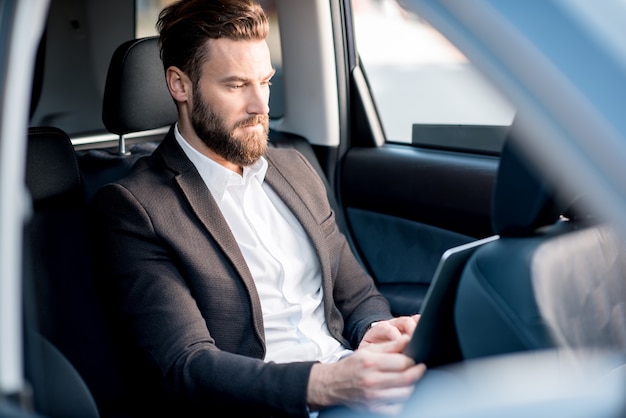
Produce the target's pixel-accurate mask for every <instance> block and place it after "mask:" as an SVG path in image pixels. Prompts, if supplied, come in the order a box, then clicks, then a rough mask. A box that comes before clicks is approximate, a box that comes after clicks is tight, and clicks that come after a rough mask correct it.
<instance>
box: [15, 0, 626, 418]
mask: <svg viewBox="0 0 626 418" xmlns="http://www.w3.org/2000/svg"><path fill="white" fill-rule="evenodd" d="M77 3H79V4H80V5H81V7H84V9H82V10H81V8H80V7H78V8H75V9H74V7H75V6H76V4H77ZM96 3H97V2H95V1H85V2H80V1H79V2H72V1H70V0H53V1H51V3H50V10H49V18H48V26H47V28H46V31H45V32H44V36H43V37H42V41H41V44H40V47H39V53H38V56H37V58H38V59H37V66H36V71H35V75H34V80H33V95H32V101H31V123H30V126H29V129H28V141H27V167H26V168H27V170H26V176H25V184H26V186H27V188H28V191H29V193H30V198H31V201H32V213H31V214H30V219H29V220H28V222H27V225H26V227H25V234H24V237H25V242H24V270H25V282H24V283H25V285H24V307H25V308H24V318H25V319H24V321H25V370H26V375H27V379H28V381H29V384H30V385H31V386H32V394H33V399H32V404H33V410H34V411H36V412H37V413H38V414H41V415H42V416H47V417H94V418H97V417H102V418H105V417H111V418H116V417H119V418H122V417H132V416H143V413H145V411H137V410H135V409H133V408H135V406H134V402H133V401H134V400H135V399H134V398H136V396H137V394H136V393H134V392H133V391H132V390H130V388H129V387H128V385H127V382H126V381H125V377H124V365H123V363H122V362H121V360H120V358H119V356H118V353H117V351H116V348H115V342H114V341H113V338H112V331H111V330H110V329H109V328H108V323H107V319H106V315H107V312H106V306H105V305H106V301H103V300H102V292H101V291H100V289H99V288H98V284H97V283H96V281H95V279H94V277H95V275H94V271H93V265H92V258H93V253H92V251H93V248H94V247H93V243H92V242H91V239H92V237H91V236H90V231H91V226H90V224H89V222H90V216H89V209H90V206H89V205H90V202H91V198H92V197H93V195H94V194H95V192H96V191H97V190H98V189H99V188H100V187H101V186H103V185H104V184H106V183H108V182H112V181H115V180H117V179H120V178H122V177H123V176H125V175H126V174H128V173H129V171H130V169H131V168H132V165H133V164H134V163H135V162H136V161H137V159H139V158H141V157H142V156H145V155H149V154H150V153H151V152H152V151H153V150H154V149H155V148H156V147H157V146H158V144H159V142H160V140H161V138H162V137H163V136H164V135H165V133H166V132H167V129H168V128H169V126H170V125H171V124H172V123H173V122H175V121H176V117H177V114H176V108H175V106H174V103H173V101H172V99H171V97H170V95H169V92H168V91H167V89H166V86H165V84H164V75H163V68H162V65H161V62H160V58H159V51H158V44H157V38H156V37H155V36H152V35H150V36H137V35H136V34H135V33H133V31H132V30H130V28H132V27H134V22H131V20H132V18H134V2H130V1H122V0H119V1H116V2H115V3H114V4H115V7H114V8H112V10H113V9H115V10H119V11H122V10H123V11H124V12H120V13H119V15H118V16H117V17H114V18H111V13H112V12H102V13H103V16H105V17H106V18H103V19H101V21H100V20H99V19H98V18H96V15H97V13H98V11H99V10H101V6H98V5H96ZM118 3H119V4H118ZM295 3H298V4H297V5H296V4H295ZM327 3H330V5H328V4H327ZM350 4H351V2H350V1H336V2H334V1H333V2H323V1H315V2H310V3H308V2H293V1H290V0H277V1H276V10H277V11H278V13H279V15H281V31H285V32H284V33H285V34H286V35H283V36H282V41H283V48H282V54H283V57H282V58H283V68H281V69H280V72H281V73H282V72H284V75H285V78H284V79H281V80H280V81H277V90H278V89H280V90H281V91H282V90H285V92H286V93H285V94H286V96H285V100H284V103H281V104H280V105H277V106H276V107H277V108H279V109H280V110H281V112H284V114H289V112H293V113H294V114H296V116H294V117H293V119H289V117H286V116H285V117H283V118H276V119H274V120H273V122H272V125H271V129H270V136H269V144H270V146H274V147H290V148H295V149H297V150H298V151H300V152H301V153H302V154H303V155H304V156H305V157H306V158H307V160H308V161H309V162H310V163H311V165H312V166H313V167H314V168H315V169H316V171H317V172H318V174H319V175H320V177H321V178H322V180H323V181H324V183H325V184H326V186H327V194H328V198H329V201H330V203H331V206H332V207H333V209H334V211H335V215H336V219H337V223H338V226H339V228H340V230H341V231H342V232H343V233H344V234H345V235H346V237H347V238H348V241H349V242H350V244H351V246H352V248H353V250H354V252H355V254H356V255H357V258H358V259H359V261H361V262H362V264H363V266H364V267H365V268H366V269H367V271H368V272H370V274H371V275H372V277H373V278H374V280H375V281H376V284H377V286H378V288H379V289H380V291H381V292H382V293H383V295H384V296H385V297H386V298H387V299H388V300H389V302H390V306H391V308H392V312H393V313H394V315H404V314H414V313H421V312H423V310H424V308H425V305H424V304H423V302H424V300H425V298H426V297H427V294H428V293H429V292H431V293H432V292H433V290H434V288H433V287H431V283H432V285H433V286H436V285H439V286H445V287H446V289H445V290H446V292H445V296H443V299H439V300H437V301H436V303H437V304H439V305H438V306H437V308H438V309H434V310H433V312H437V315H438V316H437V318H433V317H432V316H431V317H429V318H426V319H427V321H425V322H424V324H425V325H424V329H428V331H425V333H426V334H428V335H430V336H431V337H432V338H424V342H423V344H425V346H426V349H427V350H428V347H438V346H437V344H440V343H441V340H440V339H441V338H443V341H444V343H443V344H444V345H446V346H448V347H450V352H449V353H446V354H445V355H444V356H439V357H437V358H436V360H434V361H433V366H440V365H448V364H454V363H457V362H462V361H464V360H470V359H480V358H486V357H490V356H494V355H501V354H508V353H517V352H526V351H533V350H546V349H551V348H558V347H567V348H572V349H574V348H578V347H582V346H585V347H587V346H593V347H595V348H597V349H598V350H600V349H605V348H607V347H611V348H614V347H615V346H618V347H620V348H622V349H624V348H626V347H624V344H626V338H624V336H623V335H621V334H620V332H621V330H623V329H626V327H625V325H626V324H624V318H626V315H618V314H616V313H615V312H618V313H623V310H624V309H625V308H624V306H623V304H622V299H623V298H617V297H614V298H613V297H612V295H616V294H624V292H626V289H624V284H623V283H622V282H623V281H622V280H621V278H623V277H624V274H626V258H625V257H623V256H622V254H623V253H624V250H625V249H626V248H624V246H625V245H626V244H625V243H624V242H622V241H620V240H619V239H618V236H617V234H615V233H614V232H613V231H612V229H611V228H610V227H609V226H608V225H605V224H604V223H602V222H600V221H599V220H598V219H597V218H596V217H595V216H593V214H592V213H591V211H589V210H588V208H587V206H586V205H584V199H579V198H578V196H576V197H577V198H576V199H574V198H572V193H568V194H565V193H563V192H562V191H561V190H558V191H557V190H555V188H554V186H553V185H552V184H549V183H547V182H546V181H544V180H543V179H542V178H541V176H539V175H538V174H537V173H536V171H535V170H534V168H533V167H532V164H531V162H530V161H528V160H527V158H526V155H525V154H524V153H523V152H521V151H520V150H519V149H518V148H517V147H516V141H518V139H517V138H516V125H517V124H518V123H519V122H520V121H523V118H516V121H515V122H514V125H513V126H511V127H508V126H506V127H502V126H498V127H492V128H493V129H487V130H481V129H472V128H468V129H467V130H466V131H463V132H464V133H463V135H467V136H469V137H472V136H473V137H477V136H483V135H496V136H497V137H498V140H497V144H498V145H497V146H492V145H491V146H490V147H491V148H490V149H489V150H488V151H483V152H477V151H476V150H468V149H464V148H463V147H459V146H456V145H453V146H451V145H449V143H446V145H441V146H437V145H433V142H429V141H430V136H432V137H433V138H435V139H436V138H440V137H441V136H442V135H452V136H458V135H460V134H459V132H458V130H452V133H451V130H450V126H443V125H442V126H435V125H428V126H426V125H417V124H416V125H415V126H414V127H413V129H414V134H415V135H418V136H420V135H421V136H420V138H421V139H420V141H416V142H415V143H414V144H412V145H411V146H406V145H400V144H397V143H393V142H391V141H384V143H381V140H380V137H379V135H380V133H381V132H382V128H381V127H380V126H378V125H377V121H376V120H375V118H374V119H373V117H372V115H374V116H376V115H377V110H376V105H375V103H374V100H373V98H372V97H371V95H370V93H369V91H368V87H367V86H368V81H367V74H366V71H365V69H364V68H363V67H362V65H361V63H360V62H359V59H358V54H357V53H356V50H355V45H354V44H353V40H351V39H350V36H348V35H346V36H344V35H339V33H341V32H343V31H344V30H345V28H344V27H343V26H342V20H341V18H343V19H346V18H347V17H346V16H350V13H351V12H352V9H351V6H350ZM81 13H82V14H81ZM307 15H308V16H316V17H315V19H313V18H311V19H309V20H306V19H303V16H307ZM85 16H87V17H85ZM330 16H334V18H333V19H331V18H330ZM115 19H119V28H117V29H116V30H111V31H110V32H111V33H112V34H114V36H110V37H108V38H107V37H106V36H104V35H102V34H101V35H98V36H93V37H92V33H93V32H94V31H98V30H102V31H103V33H107V31H106V29H105V28H103V27H102V26H106V23H107V22H109V23H110V22H112V21H114V20H115ZM325 19H327V20H325ZM297 22H304V23H303V24H302V27H294V26H298V25H297ZM320 22H321V23H320ZM316 25H322V26H323V25H328V26H324V27H326V29H327V30H328V32H329V34H331V35H332V34H334V35H335V38H334V40H332V41H331V44H330V45H332V46H333V47H334V49H336V50H337V51H338V52H335V51H330V52H329V51H327V48H328V45H326V44H325V42H326V40H325V39H320V40H319V42H320V43H319V45H312V46H310V49H309V50H308V51H309V52H308V53H309V54H316V53H317V52H319V51H322V53H320V56H321V58H320V59H319V60H315V61H319V62H316V64H315V65H317V66H319V67H315V68H310V69H307V70H306V71H302V73H303V74H301V75H300V77H301V78H296V76H295V75H291V74H292V73H290V72H288V70H290V69H291V68H295V71H296V72H297V71H298V70H300V69H301V68H302V66H304V65H306V63H307V62H308V63H310V62H311V60H310V59H308V60H304V59H303V58H302V54H304V53H305V52H303V49H302V45H303V43H302V42H304V45H306V41H305V40H303V39H305V38H306V35H307V34H310V33H311V32H310V31H312V30H313V28H314V27H315V26H316ZM290 31H291V32H290ZM298 31H301V32H302V36H299V37H298V38H299V41H298V40H296V39H295V38H296V37H295V36H293V39H290V37H289V34H294V33H298ZM105 38H106V41H104V39H105ZM331 38H332V37H331ZM89 42H91V43H92V44H93V45H88V43H89ZM103 42H104V43H103ZM297 42H300V44H298V43H297ZM104 44H108V45H107V48H108V49H109V50H111V53H108V54H98V56H97V57H96V56H92V57H91V58H90V65H95V64H94V62H96V61H97V62H100V64H101V65H100V66H98V67H97V68H96V69H92V70H93V73H94V74H96V75H97V77H96V78H97V79H98V80H99V83H100V84H99V85H97V86H91V88H93V89H95V90H96V91H98V92H99V93H98V94H95V97H98V98H101V102H100V103H95V102H85V103H84V104H83V105H84V106H85V107H86V108H88V107H95V108H97V109H99V110H100V111H99V112H96V113H98V114H99V115H100V116H101V121H98V124H100V123H101V125H102V130H101V131H100V132H97V134H98V135H95V133H93V132H87V131H81V129H78V128H77V130H76V131H75V132H73V131H72V132H70V131H69V129H66V128H65V127H64V123H61V122H63V121H65V120H67V118H76V119H77V120H76V121H75V123H76V125H81V123H83V122H85V121H80V120H79V119H80V118H81V116H80V115H78V114H74V115H72V114H64V113H63V109H64V106H63V105H61V104H59V106H58V107H59V109H61V110H60V111H59V112H58V113H55V111H54V109H56V105H55V104H54V102H53V100H54V99H56V100H60V101H62V99H61V98H62V97H63V94H64V93H63V92H61V93H59V92H58V89H63V85H65V83H61V82H60V81H59V80H60V79H59V78H58V77H59V76H60V75H59V74H60V73H62V72H64V71H66V68H67V67H72V66H76V67H77V68H78V61H80V60H81V59H85V57H87V56H89V55H90V54H92V52H91V51H90V48H96V49H97V47H98V46H99V47H101V46H103V45H104ZM94 45H97V46H94ZM107 48H105V49H107ZM331 49H333V48H331ZM101 55H106V56H107V58H106V62H105V63H102V62H101V61H102V60H104V58H103V57H102V56H101ZM59 57H62V59H61V60H58V58H59ZM329 57H332V59H333V60H334V61H333V63H332V64H329V63H328V62H326V60H328V59H329ZM58 61H64V62H65V65H66V67H63V68H56V67H55V66H57V65H59V64H58V63H57V62H58ZM299 61H303V62H299ZM290 65H291V67H290ZM328 65H331V67H332V69H331V72H332V73H333V76H332V77H331V81H330V82H328V80H325V79H324V77H327V76H328V71H327V70H328V67H326V66H328ZM334 66H336V68H335V67H334ZM310 72H313V73H319V74H318V75H316V76H315V78H316V80H320V83H319V84H326V83H330V84H332V85H333V86H334V87H332V88H330V90H331V91H332V90H333V89H336V96H335V97H334V98H331V99H328V98H327V97H324V98H318V97H315V96H314V93H312V92H311V91H306V90H305V88H310V86H303V85H302V83H301V81H302V79H303V78H302V77H304V78H306V77H309V74H310ZM65 76H67V77H70V78H71V77H75V78H76V83H77V84H79V85H81V86H86V85H89V84H90V83H89V82H87V81H85V80H84V79H83V78H84V77H86V75H84V74H83V75H81V74H80V71H79V70H78V69H76V70H75V72H72V73H71V74H69V75H68V74H65ZM290 77H293V78H290ZM57 84H59V85H57ZM95 84H97V83H95ZM314 84H316V83H314ZM294 85H296V86H299V87H298V88H296V87H294ZM66 94H67V96H71V95H73V94H77V93H75V92H74V91H73V90H68V91H67V93H66ZM302 97H306V98H307V100H302ZM298 98H300V100H297V99H298ZM66 99H67V100H69V98H68V97H66ZM329 100H330V101H331V102H333V100H334V102H333V104H332V105H328V106H326V104H327V103H328V101H329ZM308 107H311V108H313V107H315V108H319V107H323V108H324V110H323V111H320V112H321V113H323V114H327V113H330V114H333V112H334V113H335V114H336V115H339V117H338V118H333V117H330V118H329V119H330V120H335V119H338V120H336V121H335V122H336V123H335V122H328V121H325V122H324V123H318V122H316V121H315V120H313V121H303V119H302V118H304V116H303V115H307V114H308V113H309V112H308V111H307V108H308ZM46 112H47V113H46ZM310 113H311V114H312V115H314V116H312V118H313V119H316V118H324V116H319V115H318V113H316V112H315V111H313V110H311V112H310ZM518 116H519V115H518ZM521 116H523V115H521ZM318 121H319V119H318ZM316 126H318V127H321V128H320V129H321V130H322V131H323V132H318V130H317V129H316ZM329 126H331V127H332V129H331V128H330V127H329ZM312 132H315V133H312ZM485 132H488V133H487V134H486V133H485ZM96 136H97V137H98V138H99V139H98V140H97V141H95V140H93V138H95V137H96ZM319 136H321V137H325V138H324V139H323V140H320V139H319ZM425 137H428V138H427V139H425ZM433 140H434V139H433ZM452 142H453V143H454V141H452ZM474 243H480V245H479V246H477V247H476V248H475V249H474V250H473V253H472V254H471V255H470V256H469V257H468V258H467V259H466V260H464V263H463V264H461V265H460V267H458V268H455V270H454V272H453V274H452V278H451V280H450V281H447V282H445V283H444V282H443V281H441V282H437V281H433V277H436V275H437V273H438V271H439V270H441V269H442V268H443V266H442V263H444V262H445V260H444V259H443V258H442V255H443V254H444V253H446V251H447V250H450V249H455V248H458V247H462V246H465V245H468V244H474ZM563 265H569V266H571V268H568V269H563V268H562V266H563ZM547 275H548V276H550V277H551V280H547V279H546V276H547ZM590 277H603V278H607V279H606V280H602V281H600V280H598V281H596V282H591V281H590V280H589V278H590ZM427 303H433V302H427ZM581 306H583V307H584V308H585V309H581V308H580V307H581ZM598 312H601V313H602V315H598ZM573 317H574V318H575V321H572V318H573ZM438 339H439V340H438Z"/></svg>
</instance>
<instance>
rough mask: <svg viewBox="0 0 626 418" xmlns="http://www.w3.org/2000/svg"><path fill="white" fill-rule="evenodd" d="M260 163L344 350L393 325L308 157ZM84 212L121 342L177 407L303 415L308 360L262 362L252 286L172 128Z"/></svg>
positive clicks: (282, 152) (283, 155)
mask: <svg viewBox="0 0 626 418" xmlns="http://www.w3.org/2000/svg"><path fill="white" fill-rule="evenodd" d="M266 158H267V160H268V163H269V167H268V170H267V174H266V180H265V181H267V183H268V184H269V185H270V186H271V187H272V188H273V189H274V190H275V191H276V193H277V194H278V195H279V196H280V197H281V198H282V199H283V200H284V201H285V203H286V204H287V206H288V207H289V208H290V209H291V210H292V211H293V213H294V214H295V216H296V217H297V218H298V220H299V221H300V222H301V223H302V226H303V227H304V229H305V230H306V232H307V233H308V235H309V237H310V239H311V242H312V243H313V245H314V247H315V250H316V251H317V254H318V256H319V259H320V263H321V270H322V281H323V283H322V286H323V290H324V308H325V316H326V321H327V323H328V327H329V329H330V332H331V333H332V335H333V336H334V337H335V338H336V339H337V340H339V341H341V342H342V343H344V344H345V345H347V346H350V347H353V348H354V347H356V346H357V345H358V343H359V341H360V340H361V338H362V337H363V334H364V333H365V332H366V330H367V328H368V326H369V324H370V323H371V322H373V321H378V320H383V319H388V318H391V314H390V311H389V306H388V303H387V301H386V300H385V299H384V298H383V297H382V296H381V295H380V294H379V293H378V291H377V290H376V288H375V285H374V282H373V280H372V279H371V277H370V276H369V275H368V274H367V273H366V272H365V271H364V270H363V269H362V267H361V266H360V265H359V264H358V262H357V261H356V259H355V258H354V256H353V255H352V253H351V252H350V248H349V246H348V244H347V242H346V239H345V237H344V236H343V235H342V234H341V233H340V231H339V230H338V228H337V225H336V224H335V218H334V213H333V211H332V210H331V207H330V205H329V203H328V200H327V197H326V190H325V188H324V185H323V183H322V181H321V179H320V178H319V177H318V175H317V173H316V172H315V170H314V169H313V168H312V167H311V165H310V164H309V163H308V162H307V161H306V159H305V158H304V157H303V156H302V155H301V154H300V153H298V152H297V151H295V150H291V149H274V148H269V149H268V151H267V153H266ZM94 210H95V215H96V218H95V219H96V224H97V225H98V231H99V234H98V236H97V242H98V243H99V247H100V261H101V262H100V263H99V270H100V276H101V278H102V280H103V283H104V284H105V285H106V286H107V287H108V288H109V289H110V290H113V292H114V297H115V300H117V305H116V307H115V309H116V311H117V312H118V313H120V314H121V316H120V318H121V319H122V321H121V324H124V326H127V327H128V329H129V330H130V334H129V335H130V336H131V338H132V339H133V340H130V341H129V340H127V341H125V344H128V345H133V344H137V345H138V346H139V347H140V348H141V351H142V352H143V353H145V354H146V358H148V359H150V360H151V361H152V362H153V364H154V365H155V366H156V367H157V369H158V371H159V374H160V375H161V377H162V379H163V382H164V384H165V386H166V387H167V390H168V391H169V392H170V393H173V394H174V395H175V397H176V399H179V400H184V403H185V404H186V405H188V406H193V408H194V409H195V408H199V409H202V410H204V411H205V412H206V411H207V410H210V409H212V408H214V407H215V406H216V405H225V406H226V407H229V408H235V407H241V408H243V409H246V410H247V411H255V415H256V416H259V415H263V414H267V415H276V416H279V415H281V414H287V415H289V416H306V404H305V399H306V390H307V382H308V376H309V372H310V368H311V366H312V364H313V363H312V362H303V363H291V364H273V363H270V364H267V363H265V362H263V357H264V355H265V341H264V330H263V317H262V312H261V304H260V301H259V296H258V294H257V290H256V287H255V284H254V279H253V277H252V276H251V274H250V271H249V270H248V267H247V265H246V262H245V260H244V258H243V255H242V254H241V252H240V250H239V247H238V245H237V243H236V241H235V238H234V236H233V235H232V233H231V231H230V229H229V227H228V225H227V223H226V221H225V219H224V217H223V216H222V214H221V212H220V209H219V208H218V206H217V203H216V202H215V201H214V199H213V198H212V196H211V194H210V192H209V190H208V189H207V187H206V185H205V184H204V182H203V181H202V178H201V177H200V175H199V174H198V172H197V171H196V169H195V167H194V166H193V164H192V163H191V162H190V161H189V159H188V158H187V157H186V156H185V154H184V152H183V151H182V149H181V148H180V146H179V145H178V143H177V142H176V139H175V138H174V135H173V130H170V132H169V133H168V135H167V136H166V137H165V139H164V140H163V142H162V143H161V144H160V145H159V147H158V148H157V150H155V152H154V153H153V155H152V156H150V157H146V158H143V159H141V160H139V161H138V163H137V164H136V165H135V167H134V169H133V171H132V173H131V174H130V176H128V177H127V178H125V179H123V180H121V181H119V182H117V183H114V184H109V185H106V186H105V187H103V188H102V189H101V190H100V191H99V192H98V194H97V195H96V197H95V199H94ZM116 326H120V323H118V324H117V325H116ZM231 411H232V409H231Z"/></svg>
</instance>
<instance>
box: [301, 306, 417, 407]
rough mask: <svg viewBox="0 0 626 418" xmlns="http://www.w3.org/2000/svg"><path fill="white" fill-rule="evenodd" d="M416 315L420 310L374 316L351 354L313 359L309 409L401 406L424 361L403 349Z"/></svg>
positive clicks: (411, 333)
mask: <svg viewBox="0 0 626 418" xmlns="http://www.w3.org/2000/svg"><path fill="white" fill-rule="evenodd" d="M418 320H419V315H413V316H402V317H397V318H393V319H390V320H387V321H380V322H377V323H376V325H375V326H373V327H370V329H369V330H368V331H367V332H366V333H365V335H364V336H363V339H362V340H361V343H360V345H359V348H358V349H357V350H355V351H354V353H353V354H352V355H350V356H348V357H346V358H344V359H342V360H340V361H338V362H336V363H329V364H323V363H318V364H315V365H314V366H313V368H312V369H311V375H310V378H309V388H308V397H307V400H308V404H309V407H310V408H311V410H317V409H320V408H323V407H326V406H332V405H347V406H349V407H351V408H353V409H357V410H360V411H366V412H375V413H381V414H389V415H393V414H396V413H398V412H400V410H401V408H402V404H403V403H404V402H405V401H406V400H407V399H408V398H409V397H410V396H411V393H412V392H413V388H414V385H415V383H416V382H417V381H418V380H419V379H420V378H421V377H422V376H423V374H424V373H425V371H426V366H425V365H424V364H415V362H414V361H413V359H411V358H410V357H408V356H406V355H405V354H403V352H404V349H405V348H406V346H407V344H408V343H409V341H410V339H411V335H413V331H414V330H415V326H416V325H417V321H418Z"/></svg>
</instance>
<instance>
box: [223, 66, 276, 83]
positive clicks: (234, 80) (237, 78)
mask: <svg viewBox="0 0 626 418" xmlns="http://www.w3.org/2000/svg"><path fill="white" fill-rule="evenodd" d="M274 74H276V69H275V68H272V71H270V72H269V73H268V74H267V75H266V76H265V77H264V78H263V79H264V80H266V79H270V78H272V77H274ZM250 80H251V79H250V78H247V77H242V76H238V75H232V76H228V77H224V78H223V79H222V80H221V81H222V83H237V82H238V83H247V82H249V81H250Z"/></svg>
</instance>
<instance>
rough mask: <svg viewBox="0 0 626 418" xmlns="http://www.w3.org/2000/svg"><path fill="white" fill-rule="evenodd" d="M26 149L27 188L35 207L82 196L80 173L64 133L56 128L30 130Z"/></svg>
mask: <svg viewBox="0 0 626 418" xmlns="http://www.w3.org/2000/svg"><path fill="white" fill-rule="evenodd" d="M27 147H28V148H27V157H26V186H27V187H28V190H29V191H30V194H31V196H32V199H33V201H34V204H35V206H38V205H41V204H43V203H44V202H50V201H53V200H54V201H56V199H57V198H58V199H61V198H63V199H65V198H67V197H68V196H72V197H78V196H79V192H80V190H81V176H80V170H79V167H78V161H77V159H76V153H75V152H74V147H73V146H72V142H71V141H70V138H69V137H68V136H67V134H66V133H65V132H63V131H62V130H60V129H58V128H53V127H35V128H29V130H28V144H27Z"/></svg>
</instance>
